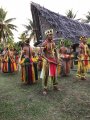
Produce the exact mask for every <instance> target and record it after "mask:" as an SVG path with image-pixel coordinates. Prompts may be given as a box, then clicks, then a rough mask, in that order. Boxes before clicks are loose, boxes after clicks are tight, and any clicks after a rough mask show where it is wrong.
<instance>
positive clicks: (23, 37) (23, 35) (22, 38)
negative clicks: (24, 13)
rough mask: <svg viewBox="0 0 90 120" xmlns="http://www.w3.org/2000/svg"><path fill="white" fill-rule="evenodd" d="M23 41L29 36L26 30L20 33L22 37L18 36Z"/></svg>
mask: <svg viewBox="0 0 90 120" xmlns="http://www.w3.org/2000/svg"><path fill="white" fill-rule="evenodd" d="M18 38H19V39H20V40H21V41H22V42H24V41H25V40H26V38H27V34H26V32H23V33H21V34H20V37H18Z"/></svg>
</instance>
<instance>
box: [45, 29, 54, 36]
mask: <svg viewBox="0 0 90 120" xmlns="http://www.w3.org/2000/svg"><path fill="white" fill-rule="evenodd" d="M50 34H51V35H53V29H48V30H46V31H45V35H46V36H48V35H50Z"/></svg>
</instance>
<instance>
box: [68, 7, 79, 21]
mask: <svg viewBox="0 0 90 120" xmlns="http://www.w3.org/2000/svg"><path fill="white" fill-rule="evenodd" d="M76 15H77V13H73V10H72V9H71V10H68V11H67V12H66V16H67V17H68V18H71V19H75V18H76Z"/></svg>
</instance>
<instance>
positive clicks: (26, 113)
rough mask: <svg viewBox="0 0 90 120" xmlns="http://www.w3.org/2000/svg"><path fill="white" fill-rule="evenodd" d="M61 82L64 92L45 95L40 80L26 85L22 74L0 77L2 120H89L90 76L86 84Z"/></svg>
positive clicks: (50, 92) (69, 78)
mask: <svg viewBox="0 0 90 120" xmlns="http://www.w3.org/2000/svg"><path fill="white" fill-rule="evenodd" d="M75 74H76V73H75V71H72V73H71V75H70V76H69V77H64V78H58V82H59V87H60V89H61V91H58V92H56V91H53V90H50V91H49V92H48V95H46V96H43V95H42V84H41V80H39V81H38V83H37V84H34V85H31V86H29V85H23V84H22V82H21V80H20V73H17V74H12V75H11V74H0V120H90V75H89V74H90V73H88V79H87V81H80V80H77V79H76V78H75Z"/></svg>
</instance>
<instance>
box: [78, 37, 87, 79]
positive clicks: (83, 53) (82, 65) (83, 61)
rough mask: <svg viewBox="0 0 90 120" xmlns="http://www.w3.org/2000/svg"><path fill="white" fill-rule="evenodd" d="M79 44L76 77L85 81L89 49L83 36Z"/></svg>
mask: <svg viewBox="0 0 90 120" xmlns="http://www.w3.org/2000/svg"><path fill="white" fill-rule="evenodd" d="M80 40H81V43H80V44H79V55H78V69H77V77H80V79H81V80H86V75H85V74H86V72H87V70H88V65H89V54H88V53H89V49H88V45H87V38H86V37H85V36H82V37H80Z"/></svg>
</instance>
